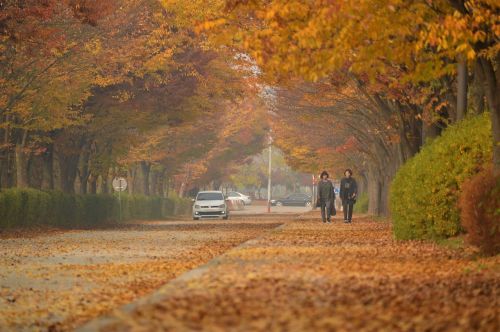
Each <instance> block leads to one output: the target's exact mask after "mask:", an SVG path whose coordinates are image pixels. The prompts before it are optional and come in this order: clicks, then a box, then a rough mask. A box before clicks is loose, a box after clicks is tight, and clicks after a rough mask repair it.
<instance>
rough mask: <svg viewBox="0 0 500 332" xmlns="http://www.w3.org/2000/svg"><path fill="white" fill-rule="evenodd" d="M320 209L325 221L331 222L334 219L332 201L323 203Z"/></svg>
mask: <svg viewBox="0 0 500 332" xmlns="http://www.w3.org/2000/svg"><path fill="white" fill-rule="evenodd" d="M320 208H321V218H322V219H323V221H326V220H330V219H331V218H332V204H331V203H330V201H321V204H320Z"/></svg>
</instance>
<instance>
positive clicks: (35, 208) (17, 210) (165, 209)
mask: <svg viewBox="0 0 500 332" xmlns="http://www.w3.org/2000/svg"><path fill="white" fill-rule="evenodd" d="M121 200H122V220H131V219H143V220H152V219H163V218H165V217H168V216H173V215H176V214H187V213H189V211H190V209H191V202H190V200H188V199H180V198H162V197H154V196H142V195H126V194H123V195H121ZM119 215H120V210H119V200H118V196H116V195H107V194H97V195H69V194H64V193H62V192H59V191H40V190H36V189H14V188H12V189H6V190H2V191H0V228H12V227H28V226H35V225H49V226H56V227H91V226H97V225H102V224H104V223H107V222H113V221H118V220H119Z"/></svg>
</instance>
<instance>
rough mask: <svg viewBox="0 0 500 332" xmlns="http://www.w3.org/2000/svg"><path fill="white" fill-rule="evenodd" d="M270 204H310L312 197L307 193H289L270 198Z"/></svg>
mask: <svg viewBox="0 0 500 332" xmlns="http://www.w3.org/2000/svg"><path fill="white" fill-rule="evenodd" d="M271 205H273V206H284V205H285V206H311V205H312V198H311V195H308V194H301V193H297V194H291V195H288V196H287V197H285V198H281V199H272V200H271Z"/></svg>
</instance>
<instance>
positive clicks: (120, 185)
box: [113, 177, 127, 221]
mask: <svg viewBox="0 0 500 332" xmlns="http://www.w3.org/2000/svg"><path fill="white" fill-rule="evenodd" d="M113 189H114V190H115V191H118V204H119V205H120V221H122V196H121V192H122V191H125V189H127V180H125V178H122V177H116V178H114V179H113Z"/></svg>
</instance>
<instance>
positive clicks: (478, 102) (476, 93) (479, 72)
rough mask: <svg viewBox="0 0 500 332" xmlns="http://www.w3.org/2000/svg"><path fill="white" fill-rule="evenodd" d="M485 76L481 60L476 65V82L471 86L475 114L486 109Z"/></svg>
mask: <svg viewBox="0 0 500 332" xmlns="http://www.w3.org/2000/svg"><path fill="white" fill-rule="evenodd" d="M484 80H485V78H484V74H483V69H482V67H481V62H480V60H476V62H475V64H474V81H473V84H472V85H471V91H472V93H471V95H472V110H473V112H474V113H475V114H481V113H483V112H484V107H485V101H484V98H485V87H484Z"/></svg>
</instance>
